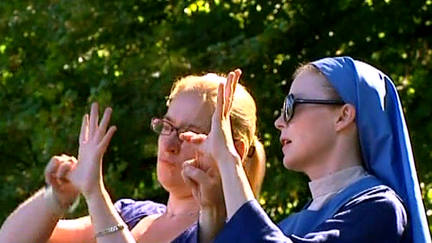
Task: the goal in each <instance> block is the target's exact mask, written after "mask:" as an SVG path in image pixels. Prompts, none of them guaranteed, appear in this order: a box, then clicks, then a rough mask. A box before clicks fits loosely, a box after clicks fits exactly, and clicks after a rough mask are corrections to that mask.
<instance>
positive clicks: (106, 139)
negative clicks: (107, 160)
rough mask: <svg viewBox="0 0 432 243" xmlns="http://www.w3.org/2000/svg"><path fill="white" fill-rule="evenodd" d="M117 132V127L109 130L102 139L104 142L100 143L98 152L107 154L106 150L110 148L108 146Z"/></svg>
mask: <svg viewBox="0 0 432 243" xmlns="http://www.w3.org/2000/svg"><path fill="white" fill-rule="evenodd" d="M115 131H117V127H115V126H111V127H110V128H109V129H108V132H107V133H106V134H105V136H104V137H103V138H102V141H101V142H100V143H99V146H98V150H99V152H101V153H105V151H106V149H107V148H108V144H109V142H110V141H111V138H112V136H113V135H114V133H115Z"/></svg>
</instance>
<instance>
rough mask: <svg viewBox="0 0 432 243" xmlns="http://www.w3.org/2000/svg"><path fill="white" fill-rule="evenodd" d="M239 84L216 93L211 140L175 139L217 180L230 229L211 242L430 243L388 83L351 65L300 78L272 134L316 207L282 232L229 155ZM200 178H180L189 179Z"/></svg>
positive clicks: (334, 64)
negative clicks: (191, 147)
mask: <svg viewBox="0 0 432 243" xmlns="http://www.w3.org/2000/svg"><path fill="white" fill-rule="evenodd" d="M239 76H240V72H235V73H231V74H230V75H229V76H228V82H227V84H226V85H225V88H224V89H220V92H219V93H220V94H219V96H218V105H217V109H216V111H215V114H214V115H213V116H214V117H213V122H212V129H211V132H210V134H209V135H208V136H202V135H198V134H184V135H182V136H181V137H182V138H183V139H184V140H186V141H188V142H192V143H195V144H198V147H199V148H200V150H201V152H202V153H205V154H208V155H210V156H211V157H212V158H213V159H214V160H216V162H217V165H218V168H219V171H220V175H221V178H222V185H223V193H224V197H225V204H226V212H227V223H226V225H225V226H224V227H223V229H222V230H221V231H220V232H219V234H218V236H217V237H216V238H215V242H350V243H354V242H415V243H429V242H431V239H430V234H429V229H428V224H427V220H426V216H425V210H424V206H423V204H422V198H421V193H420V188H419V185H418V179H417V174H416V170H415V165H414V160H413V155H412V151H411V144H410V139H409V134H408V130H407V127H406V123H405V119H404V114H403V109H402V105H401V103H400V100H399V97H398V93H397V90H396V88H395V86H394V84H393V83H392V81H391V79H390V78H389V77H388V76H387V75H386V74H384V73H383V72H381V71H380V70H378V69H376V68H375V67H373V66H371V65H369V64H366V63H364V62H361V61H358V60H354V59H352V58H350V57H333V58H324V59H320V60H317V61H314V62H311V63H309V64H307V65H305V66H302V67H300V68H299V69H298V70H297V72H296V74H295V75H294V76H295V79H294V81H293V84H292V86H291V90H290V93H289V94H288V96H287V97H286V99H285V101H284V106H283V109H282V114H281V116H280V117H279V118H278V119H277V120H276V122H275V126H276V127H277V128H278V129H279V130H280V131H281V137H280V141H281V144H282V151H283V153H284V161H283V163H284V166H285V167H286V168H287V169H290V170H295V171H300V172H303V173H305V174H307V175H308V177H309V178H310V179H311V182H310V183H309V187H310V189H311V193H312V200H311V202H309V203H308V204H307V205H306V206H305V207H304V209H303V210H301V211H300V212H299V213H296V214H294V215H291V216H289V217H288V218H286V219H285V220H283V221H282V222H281V223H280V224H279V225H278V226H276V225H275V224H274V223H273V222H272V221H271V220H270V219H269V217H268V216H267V215H266V213H265V212H264V210H263V209H262V208H261V207H260V205H259V203H258V202H257V201H256V200H255V199H254V198H253V193H251V190H250V186H249V185H248V182H247V178H246V177H245V175H244V170H243V168H242V166H240V164H239V162H238V161H239V155H238V154H236V152H235V149H232V147H233V142H232V137H231V135H230V124H229V110H230V102H231V99H232V97H231V94H232V90H234V89H235V84H236V80H238V78H239ZM197 169H199V168H188V169H185V170H184V174H185V177H187V178H189V179H191V180H194V176H195V175H196V174H197V173H198V170H197ZM195 182H197V183H198V184H199V181H198V180H195ZM206 230H208V229H206Z"/></svg>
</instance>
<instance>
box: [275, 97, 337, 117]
mask: <svg viewBox="0 0 432 243" xmlns="http://www.w3.org/2000/svg"><path fill="white" fill-rule="evenodd" d="M296 104H318V105H344V104H345V102H344V101H342V100H313V99H312V100H311V99H297V98H295V97H294V95H293V94H289V95H287V97H286V98H285V101H284V104H283V108H282V117H283V119H284V121H285V122H286V123H288V122H289V121H290V120H291V119H292V118H293V116H294V108H295V105H296Z"/></svg>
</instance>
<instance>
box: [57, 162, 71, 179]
mask: <svg viewBox="0 0 432 243" xmlns="http://www.w3.org/2000/svg"><path fill="white" fill-rule="evenodd" d="M73 167H74V166H73V163H72V162H71V161H69V160H68V161H63V162H62V163H61V164H60V166H59V168H58V171H57V173H56V179H57V183H58V184H59V185H61V184H62V183H63V182H66V181H67V179H66V174H67V173H68V172H69V171H70V170H72V168H73Z"/></svg>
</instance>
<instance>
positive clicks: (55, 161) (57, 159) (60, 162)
mask: <svg viewBox="0 0 432 243" xmlns="http://www.w3.org/2000/svg"><path fill="white" fill-rule="evenodd" d="M77 162H78V161H77V159H76V158H75V157H73V156H68V155H65V154H63V155H61V156H54V157H52V158H51V160H50V162H49V163H48V165H47V167H46V169H45V181H46V183H48V184H49V185H52V186H53V187H55V188H57V187H58V186H59V185H61V183H63V182H65V181H67V179H66V174H67V173H68V172H69V171H70V170H72V169H73V168H75V166H76V164H77Z"/></svg>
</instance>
